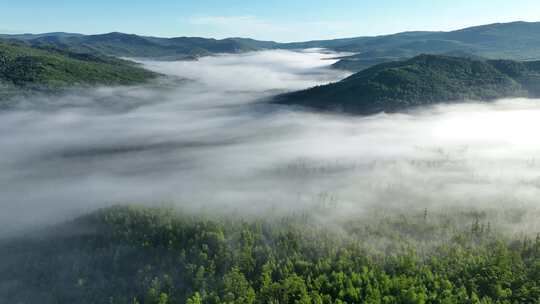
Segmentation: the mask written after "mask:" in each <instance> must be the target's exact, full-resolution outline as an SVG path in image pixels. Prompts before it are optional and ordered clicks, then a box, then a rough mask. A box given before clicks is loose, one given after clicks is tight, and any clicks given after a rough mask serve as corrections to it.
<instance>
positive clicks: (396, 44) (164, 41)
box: [0, 21, 540, 71]
mask: <svg viewBox="0 0 540 304" xmlns="http://www.w3.org/2000/svg"><path fill="white" fill-rule="evenodd" d="M0 39H7V40H19V41H23V42H24V43H27V44H29V45H33V46H36V45H37V46H43V45H53V46H56V47H60V48H65V49H68V50H70V51H76V52H89V53H100V54H103V55H112V56H120V57H148V58H156V59H163V60H177V59H196V58H198V57H200V56H207V55H212V54H217V53H241V52H249V51H259V50H265V49H304V48H326V49H330V50H333V51H338V52H352V53H357V54H355V55H352V56H349V57H347V58H344V59H342V60H341V61H340V62H339V63H338V64H337V65H336V67H338V68H342V69H349V70H352V71H359V70H361V69H364V68H366V67H369V66H371V65H372V64H371V63H369V62H375V63H380V62H385V61H395V60H401V59H407V58H412V57H414V56H417V55H420V54H422V53H432V54H444V53H447V52H455V51H465V52H468V53H471V54H473V55H476V56H481V57H486V58H488V59H513V60H523V59H540V55H539V54H540V22H524V21H516V22H509V23H492V24H486V25H480V26H473V27H467V28H463V29H458V30H454V31H406V32H400V33H394V34H389V35H378V36H360V37H351V38H338V39H330V40H312V41H304V42H287V43H280V42H275V41H262V40H256V39H251V38H239V37H232V38H225V39H213V38H202V37H172V38H161V37H152V36H141V35H136V34H125V33H120V32H111V33H105V34H95V35H81V34H74V33H63V32H57V33H45V34H22V35H0ZM125 42H129V44H126V43H125ZM358 60H364V61H366V62H367V63H366V64H355V63H356V61H358Z"/></svg>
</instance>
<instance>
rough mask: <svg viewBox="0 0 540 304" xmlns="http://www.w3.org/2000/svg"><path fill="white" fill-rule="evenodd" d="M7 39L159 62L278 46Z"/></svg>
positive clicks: (109, 37)
mask: <svg viewBox="0 0 540 304" xmlns="http://www.w3.org/2000/svg"><path fill="white" fill-rule="evenodd" d="M0 38H3V39H6V40H15V41H21V42H24V43H26V44H28V45H31V46H54V47H56V48H61V49H65V50H69V51H73V52H78V53H90V54H101V55H109V56H119V57H146V58H155V59H162V60H181V59H195V58H197V57H200V56H205V55H211V54H217V53H241V52H248V51H258V50H262V49H271V48H274V47H276V45H277V44H278V43H276V42H271V41H258V40H253V39H245V38H227V39H221V40H218V39H208V38H199V37H175V38H159V37H147V36H138V35H134V34H125V33H118V32H113V33H107V34H99V35H80V34H69V33H48V34H38V35H32V34H24V35H0Z"/></svg>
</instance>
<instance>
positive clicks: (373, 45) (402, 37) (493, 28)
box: [318, 22, 540, 71]
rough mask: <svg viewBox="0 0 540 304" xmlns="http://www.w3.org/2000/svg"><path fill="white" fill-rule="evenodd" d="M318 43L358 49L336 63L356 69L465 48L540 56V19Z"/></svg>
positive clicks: (504, 56) (491, 55) (337, 48)
mask: <svg viewBox="0 0 540 304" xmlns="http://www.w3.org/2000/svg"><path fill="white" fill-rule="evenodd" d="M318 47H329V48H331V49H333V50H335V51H346V52H355V53H357V54H355V55H352V56H349V57H346V58H343V59H342V60H341V61H340V62H338V63H336V64H335V65H334V66H335V67H337V68H340V69H347V70H352V71H360V70H362V69H365V68H367V67H369V66H371V65H373V64H377V63H381V62H389V61H394V60H402V59H408V58H412V57H414V56H417V55H419V54H423V53H429V54H439V55H440V54H448V53H452V52H465V53H468V54H471V55H474V56H480V57H485V58H489V59H501V58H502V59H513V60H531V59H540V22H533V23H529V22H512V23H496V24H489V25H483V26H477V27H470V28H466V29H462V30H457V31H451V32H405V33H399V34H395V35H385V36H379V37H372V38H369V39H367V38H356V39H351V40H349V41H342V43H340V44H337V45H336V44H334V43H329V44H327V43H326V42H320V44H319V45H318Z"/></svg>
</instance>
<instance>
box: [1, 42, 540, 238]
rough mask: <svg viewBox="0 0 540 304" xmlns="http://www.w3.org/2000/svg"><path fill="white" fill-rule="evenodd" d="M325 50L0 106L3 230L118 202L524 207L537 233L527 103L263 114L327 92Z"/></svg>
mask: <svg viewBox="0 0 540 304" xmlns="http://www.w3.org/2000/svg"><path fill="white" fill-rule="evenodd" d="M335 56H337V54H331V53H325V52H322V51H320V50H306V51H302V52H293V51H265V52H257V53H247V54H238V55H221V56H214V57H205V58H202V59H200V60H199V61H181V62H155V61H145V62H142V63H143V64H144V65H145V66H146V67H147V68H149V69H152V70H155V71H158V72H160V73H162V74H166V75H168V76H167V77H163V78H162V79H160V80H158V81H156V82H155V83H152V84H148V85H143V86H138V87H115V88H105V87H103V88H97V89H94V90H88V89H84V90H83V89H81V90H73V91H71V92H68V93H66V94H64V95H62V96H55V97H51V96H48V97H46V96H36V97H31V98H17V99H14V100H13V101H11V106H10V107H9V108H7V109H4V110H1V111H0V155H1V157H0V193H1V194H0V208H1V210H2V211H1V212H0V225H1V226H2V227H3V230H4V231H5V232H11V231H16V230H19V229H26V228H28V227H31V226H34V225H41V224H44V223H51V222H59V221H63V220H67V219H69V218H72V217H74V216H77V215H80V214H82V213H85V212H90V211H93V210H95V209H97V208H101V207H105V206H109V205H113V204H123V203H142V204H151V205H175V206H181V207H182V209H183V210H190V211H206V212H216V213H230V212H239V213H241V214H245V215H250V214H259V215H260V214H265V215H273V214H275V215H280V214H284V213H290V212H296V211H299V212H302V211H303V210H310V209H316V208H319V207H320V206H321V205H325V204H331V205H332V206H333V207H332V210H331V211H328V212H326V213H327V214H328V216H330V214H331V216H332V217H343V216H347V215H351V214H363V213H366V212H368V211H369V210H373V209H384V210H391V212H394V211H395V210H401V211H404V212H405V211H411V210H423V209H429V210H438V211H442V212H444V210H452V209H456V208H477V209H490V210H500V212H502V213H504V211H505V210H507V209H515V208H521V209H522V210H527V212H524V213H522V214H520V215H519V218H517V219H516V220H515V222H514V223H506V222H505V224H508V226H509V227H511V229H513V231H516V232H518V231H521V230H525V229H526V230H527V231H540V224H538V223H537V221H536V220H535V219H537V217H538V215H539V214H540V213H539V208H538V207H539V206H540V204H539V203H538V198H539V197H540V157H539V156H540V154H539V152H540V140H538V130H540V119H538V117H540V102H539V101H538V100H525V99H515V100H501V101H498V102H494V103H474V102H469V103H465V104H455V105H440V106H436V107H431V108H425V109H422V110H417V111H415V112H409V113H398V114H379V115H374V116H369V117H351V116H346V115H340V114H329V113H316V112H312V111H308V110H300V109H292V108H288V107H286V106H276V105H269V104H267V103H265V101H266V100H268V98H270V97H271V96H273V95H275V94H279V93H281V92H286V91H292V90H299V89H304V88H308V87H311V86H314V85H318V84H324V83H328V82H332V81H337V80H339V79H342V78H344V77H346V76H348V73H347V72H344V71H338V70H333V69H331V68H330V67H329V66H330V64H332V63H334V62H335V59H333V58H334V57H335Z"/></svg>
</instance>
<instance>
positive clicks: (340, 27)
mask: <svg viewBox="0 0 540 304" xmlns="http://www.w3.org/2000/svg"><path fill="white" fill-rule="evenodd" d="M186 22H187V23H188V24H189V25H193V26H196V27H198V28H199V29H198V30H197V29H195V34H199V35H201V34H202V35H207V34H208V35H210V36H212V37H221V38H225V37H231V36H233V37H254V38H258V39H270V40H279V41H304V40H305V39H306V37H313V38H318V39H323V38H331V37H335V35H336V32H337V33H339V32H349V31H350V29H351V28H354V26H353V23H351V22H347V21H303V22H290V21H287V22H286V21H281V22H278V21H269V20H266V19H262V18H259V17H257V16H253V15H239V16H193V17H191V18H188V19H187V20H186ZM201 27H203V29H200V28H201Z"/></svg>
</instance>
